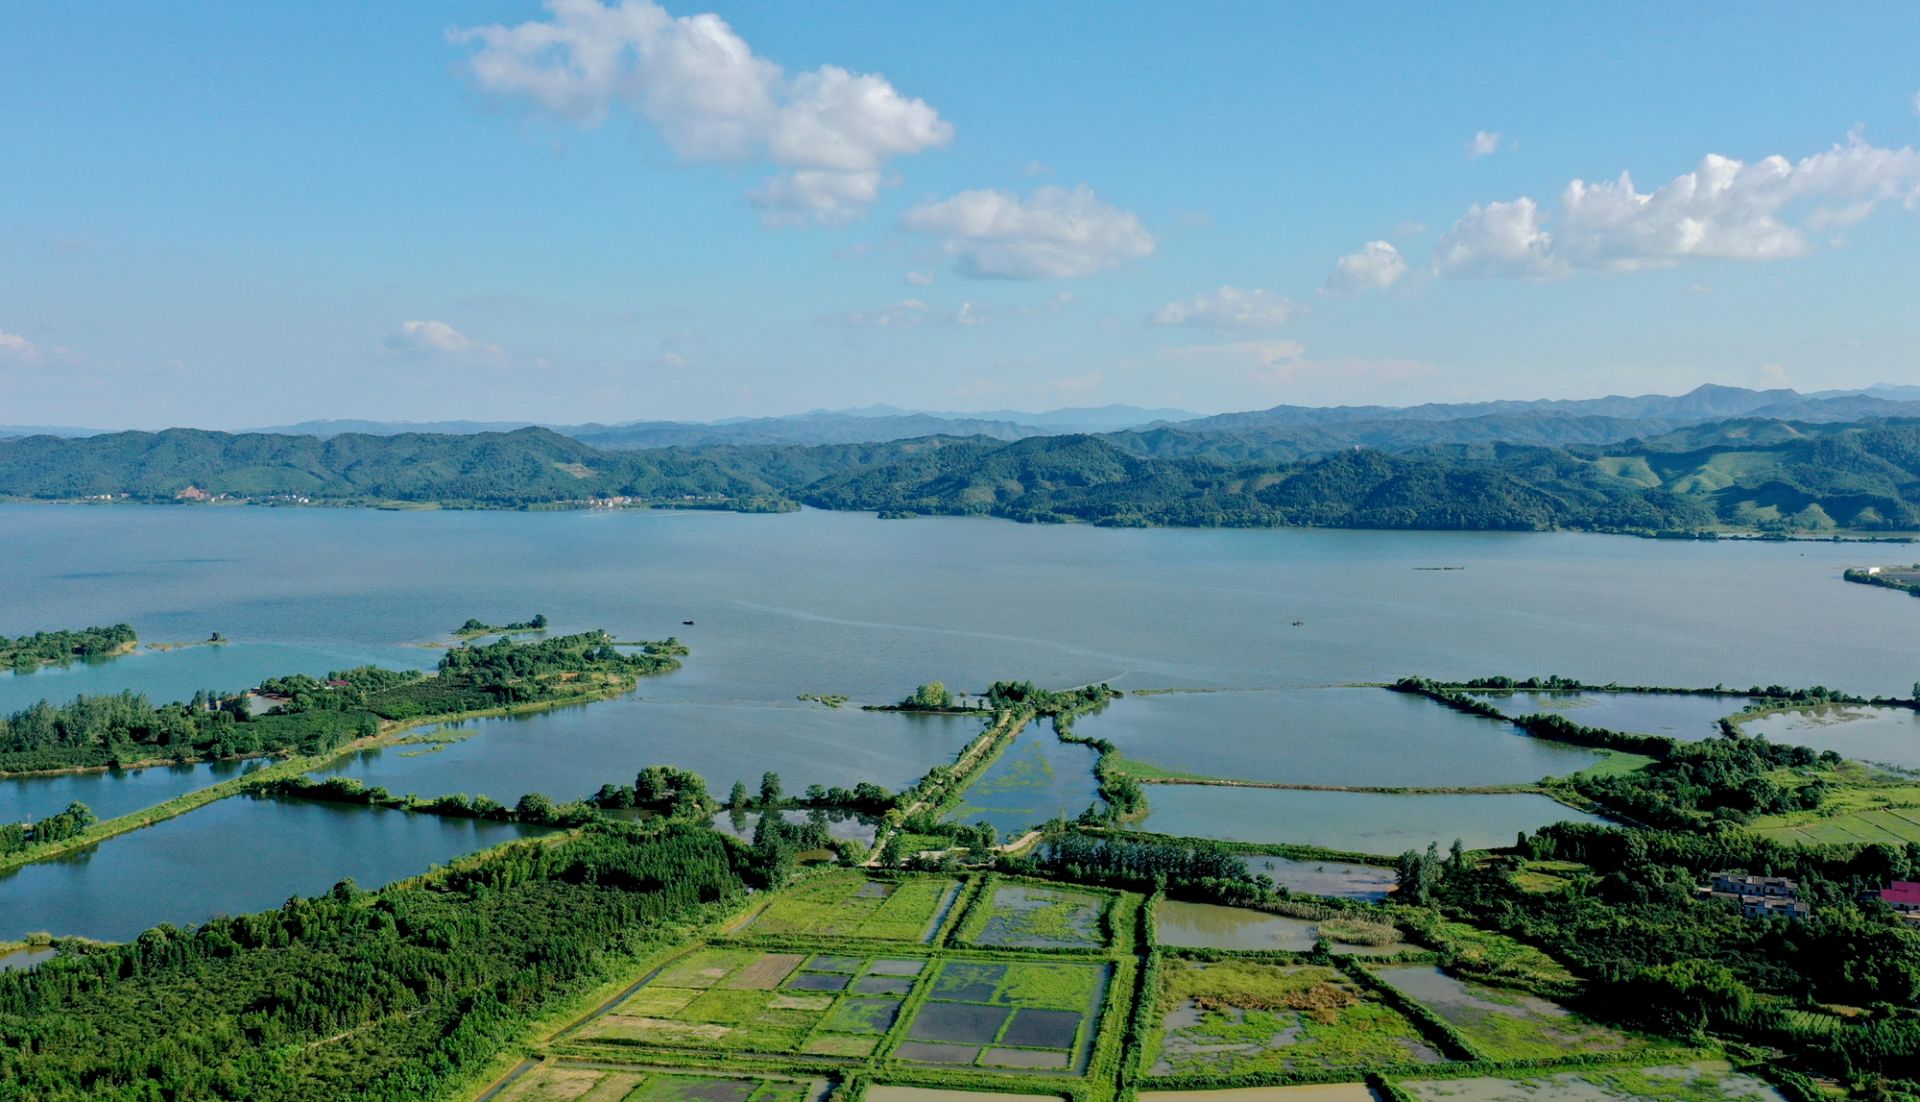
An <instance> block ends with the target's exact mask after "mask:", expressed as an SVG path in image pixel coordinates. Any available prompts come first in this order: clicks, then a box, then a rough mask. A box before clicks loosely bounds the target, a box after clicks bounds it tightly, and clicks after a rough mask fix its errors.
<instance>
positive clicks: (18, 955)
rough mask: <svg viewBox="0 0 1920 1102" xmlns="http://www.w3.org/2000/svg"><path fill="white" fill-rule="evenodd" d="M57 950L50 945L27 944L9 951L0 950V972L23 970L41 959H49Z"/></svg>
mask: <svg viewBox="0 0 1920 1102" xmlns="http://www.w3.org/2000/svg"><path fill="white" fill-rule="evenodd" d="M57 952H59V950H57V949H55V948H54V947H53V946H51V945H27V946H23V947H21V948H19V949H14V950H11V951H4V950H0V972H24V971H26V970H27V969H29V968H32V967H33V966H34V965H36V964H39V963H40V962H41V961H43V960H51V959H53V956H54V954H55V953H57Z"/></svg>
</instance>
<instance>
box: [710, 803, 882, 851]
mask: <svg viewBox="0 0 1920 1102" xmlns="http://www.w3.org/2000/svg"><path fill="white" fill-rule="evenodd" d="M780 817H781V818H782V819H785V820H786V821H787V822H789V823H804V822H806V821H807V820H808V819H815V818H817V819H818V820H819V821H820V822H823V823H825V824H826V825H827V836H828V837H830V838H833V839H835V840H837V841H841V842H858V843H860V844H861V845H863V846H870V845H872V844H873V839H874V837H875V836H876V835H877V834H878V833H879V830H880V820H878V819H875V818H873V817H872V816H870V815H856V814H854V813H852V812H849V811H803V810H799V809H790V810H787V811H782V812H781V813H780ZM759 825H760V813H759V812H758V811H722V812H719V813H718V814H716V815H714V817H713V829H715V830H717V831H719V832H720V833H722V834H725V835H728V836H729V837H733V838H738V839H740V840H741V841H742V842H751V841H752V840H753V832H754V830H755V828H757V827H758V826H759Z"/></svg>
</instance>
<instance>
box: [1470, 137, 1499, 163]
mask: <svg viewBox="0 0 1920 1102" xmlns="http://www.w3.org/2000/svg"><path fill="white" fill-rule="evenodd" d="M1498 152H1500V133H1499V131H1496V130H1482V131H1480V132H1478V133H1476V134H1475V135H1474V136H1473V138H1472V139H1471V140H1470V141H1468V142H1467V159H1468V160H1470V161H1477V160H1479V159H1480V158H1482V157H1491V156H1493V155H1494V154H1495V153H1498Z"/></svg>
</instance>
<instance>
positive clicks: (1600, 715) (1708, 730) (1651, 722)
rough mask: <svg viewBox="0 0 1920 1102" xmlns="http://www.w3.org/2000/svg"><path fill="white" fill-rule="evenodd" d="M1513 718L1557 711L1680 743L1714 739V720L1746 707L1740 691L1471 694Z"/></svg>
mask: <svg viewBox="0 0 1920 1102" xmlns="http://www.w3.org/2000/svg"><path fill="white" fill-rule="evenodd" d="M1473 695H1475V696H1478V697H1481V698H1483V699H1484V700H1486V701H1487V702H1488V703H1489V704H1492V705H1493V706H1494V707H1496V708H1498V709H1500V710H1501V711H1502V712H1504V713H1505V714H1507V715H1509V716H1512V717H1514V718H1516V719H1517V718H1519V717H1520V716H1525V715H1539V714H1544V715H1562V716H1565V717H1567V718H1568V719H1570V720H1572V721H1573V722H1575V723H1579V724H1583V725H1585V726H1588V727H1604V728H1606V729H1607V730H1609V731H1628V732H1632V733H1634V734H1641V735H1665V736H1667V737H1668V738H1676V739H1681V740H1683V741H1686V742H1698V741H1700V740H1701V739H1706V738H1715V737H1717V736H1718V735H1719V734H1720V719H1721V717H1723V716H1730V715H1732V714H1733V713H1735V712H1737V711H1739V710H1740V709H1742V708H1744V707H1746V706H1747V698H1746V697H1743V696H1700V695H1696V694H1693V693H1589V692H1574V693H1542V692H1511V693H1475V694H1473Z"/></svg>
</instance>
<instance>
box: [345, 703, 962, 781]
mask: <svg viewBox="0 0 1920 1102" xmlns="http://www.w3.org/2000/svg"><path fill="white" fill-rule="evenodd" d="M674 676H677V675H673V674H669V675H667V677H665V678H653V679H649V680H647V681H646V682H644V683H643V684H642V685H641V686H640V691H641V693H642V694H647V695H648V696H650V695H651V694H652V692H653V691H654V690H655V689H657V688H658V687H659V686H660V684H661V683H663V682H665V681H667V680H670V679H671V678H672V677H674ZM458 731H459V732H463V733H464V732H471V734H470V735H468V737H466V738H463V739H461V740H459V741H457V742H450V743H446V744H444V745H442V746H440V748H439V749H433V748H432V747H430V746H423V745H418V744H413V745H398V746H390V747H386V748H383V749H379V750H368V751H364V752H361V753H357V754H353V755H351V756H349V757H346V758H342V759H340V760H339V761H336V762H335V763H334V764H333V765H332V766H330V767H328V768H327V769H325V770H322V772H323V773H326V774H338V775H341V776H348V777H356V778H358V779H360V780H363V781H365V782H366V783H367V784H369V785H375V784H377V785H381V786H383V787H385V788H386V789H387V790H388V791H389V792H395V793H404V792H412V793H415V794H418V795H423V796H430V795H442V794H445V793H448V792H464V793H467V794H468V795H481V794H485V795H488V796H492V797H493V798H494V799H496V800H499V801H500V802H502V803H508V804H510V803H513V802H514V801H516V800H518V799H519V798H520V797H521V796H523V795H525V794H527V793H528V792H544V793H546V794H547V795H549V796H553V797H555V798H558V799H562V800H571V799H578V798H580V797H583V796H589V795H592V794H593V793H594V792H597V791H599V789H600V786H601V785H603V784H632V783H633V778H634V775H635V774H636V773H638V772H639V771H640V770H641V768H642V767H644V766H648V765H674V766H679V767H680V768H682V769H691V770H693V771H694V772H696V773H698V774H700V775H701V776H702V777H705V778H706V780H707V786H708V788H709V789H710V790H711V791H712V792H713V794H714V795H715V796H719V797H724V796H725V795H726V792H727V790H728V789H729V788H731V787H732V786H733V782H735V781H744V782H745V783H746V786H747V788H748V789H749V790H750V791H754V792H758V791H759V789H760V775H761V774H762V773H765V772H769V771H771V772H774V773H778V774H780V780H781V783H782V787H783V788H784V789H785V790H786V791H788V792H793V793H799V792H801V791H803V790H805V789H806V787H807V786H808V785H812V784H821V785H826V786H828V787H833V786H836V785H837V786H840V787H843V788H851V787H853V786H854V785H855V784H858V783H859V782H861V781H872V782H874V783H876V784H880V785H884V786H885V787H887V788H904V787H906V786H907V785H909V784H911V783H913V782H914V781H916V780H918V779H920V777H921V776H922V775H923V774H925V773H926V771H927V770H928V769H930V768H932V767H933V766H935V765H937V764H939V763H941V762H945V761H951V760H953V758H954V756H955V755H956V754H958V753H959V752H960V749H961V747H963V746H965V745H966V744H967V743H968V742H969V741H970V740H972V739H973V738H974V737H975V736H976V735H978V734H979V733H980V720H979V719H977V718H975V717H972V716H923V715H908V714H905V713H901V712H862V711H860V710H858V709H853V708H822V707H819V706H817V705H811V704H800V703H789V704H743V703H738V702H728V701H722V702H719V703H716V704H712V705H698V704H691V703H685V702H677V703H676V702H656V701H653V700H651V699H634V698H626V699H622V700H611V701H601V702H599V703H595V704H587V705H582V706H579V707H568V708H558V709H554V710H552V711H547V712H536V713H533V714H531V715H524V716H507V717H501V718H493V719H478V720H467V721H465V722H464V724H463V725H462V726H461V727H459V728H458Z"/></svg>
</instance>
